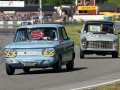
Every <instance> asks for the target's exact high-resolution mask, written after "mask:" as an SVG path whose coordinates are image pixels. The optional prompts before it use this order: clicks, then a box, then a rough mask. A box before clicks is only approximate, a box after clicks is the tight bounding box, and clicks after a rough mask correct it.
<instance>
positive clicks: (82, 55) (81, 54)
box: [80, 48, 84, 59]
mask: <svg viewBox="0 0 120 90" xmlns="http://www.w3.org/2000/svg"><path fill="white" fill-rule="evenodd" d="M80 58H81V59H82V58H84V52H83V51H82V50H81V48H80Z"/></svg>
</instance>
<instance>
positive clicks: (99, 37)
mask: <svg viewBox="0 0 120 90" xmlns="http://www.w3.org/2000/svg"><path fill="white" fill-rule="evenodd" d="M83 37H85V38H86V39H87V40H90V41H91V40H92V41H93V40H100V41H101V40H102V41H113V40H115V39H117V36H116V35H114V34H109V33H106V34H93V33H86V34H83Z"/></svg>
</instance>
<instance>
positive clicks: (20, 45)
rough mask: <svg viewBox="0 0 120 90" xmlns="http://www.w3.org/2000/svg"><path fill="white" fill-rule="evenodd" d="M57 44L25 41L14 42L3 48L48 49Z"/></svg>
mask: <svg viewBox="0 0 120 90" xmlns="http://www.w3.org/2000/svg"><path fill="white" fill-rule="evenodd" d="M57 44H58V42H57V41H25V42H14V43H12V44H9V45H7V46H6V47H5V48H12V49H14V48H49V47H55V46H56V45H57Z"/></svg>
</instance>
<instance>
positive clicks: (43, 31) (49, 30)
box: [14, 27, 57, 42]
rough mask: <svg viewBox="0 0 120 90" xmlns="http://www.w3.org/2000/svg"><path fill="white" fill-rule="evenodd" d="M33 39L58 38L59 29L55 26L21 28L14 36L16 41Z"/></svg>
mask: <svg viewBox="0 0 120 90" xmlns="http://www.w3.org/2000/svg"><path fill="white" fill-rule="evenodd" d="M31 40H35V41H36V40H37V41H40V40H47V41H48V40H57V29H56V28H54V27H40V28H20V29H18V30H17V32H16V34H15V37H14V42H21V41H31Z"/></svg>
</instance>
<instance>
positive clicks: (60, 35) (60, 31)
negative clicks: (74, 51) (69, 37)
mask: <svg viewBox="0 0 120 90" xmlns="http://www.w3.org/2000/svg"><path fill="white" fill-rule="evenodd" d="M59 38H63V34H62V28H59Z"/></svg>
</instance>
